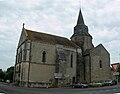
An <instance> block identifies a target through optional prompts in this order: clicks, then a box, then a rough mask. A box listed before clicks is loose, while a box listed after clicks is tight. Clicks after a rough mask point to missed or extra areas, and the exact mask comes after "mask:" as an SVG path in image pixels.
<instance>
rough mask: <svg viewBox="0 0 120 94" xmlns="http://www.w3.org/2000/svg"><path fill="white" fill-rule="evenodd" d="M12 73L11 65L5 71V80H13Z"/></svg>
mask: <svg viewBox="0 0 120 94" xmlns="http://www.w3.org/2000/svg"><path fill="white" fill-rule="evenodd" d="M13 74H14V67H13V66H11V67H10V68H8V69H7V71H6V75H5V80H10V81H13Z"/></svg>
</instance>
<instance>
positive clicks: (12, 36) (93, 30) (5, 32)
mask: <svg viewBox="0 0 120 94" xmlns="http://www.w3.org/2000/svg"><path fill="white" fill-rule="evenodd" d="M119 4H120V1H119V0H112V1H109V0H104V1H101V0H92V1H90V0H83V1H82V4H80V1H79V0H9V1H8V0H0V11H1V12H0V44H1V45H0V52H1V53H2V54H3V55H2V56H1V57H0V66H1V68H3V69H6V68H7V67H8V66H11V65H14V63H15V53H16V48H17V44H18V41H19V37H20V33H21V29H22V23H25V28H28V29H32V30H36V31H41V32H45V33H50V34H55V35H59V36H64V37H67V38H70V37H71V35H72V34H73V28H74V26H75V25H76V22H77V17H78V12H79V8H80V6H81V8H82V12H83V16H84V20H85V23H86V25H87V26H88V27H89V32H90V34H91V35H92V36H93V42H94V44H95V46H96V45H98V44H99V43H102V44H103V45H105V47H106V48H107V49H108V51H109V52H110V54H111V56H112V57H111V59H112V60H111V61H112V62H114V61H115V62H116V61H118V60H119V59H118V58H115V57H116V55H118V53H119V52H120V50H119V47H120V45H119V40H120V38H119V36H120V33H119V31H120V27H119V24H120V11H119V9H120V6H119ZM114 49H115V50H114Z"/></svg>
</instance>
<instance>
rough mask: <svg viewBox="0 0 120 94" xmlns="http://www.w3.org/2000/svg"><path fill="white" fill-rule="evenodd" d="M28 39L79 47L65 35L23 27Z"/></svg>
mask: <svg viewBox="0 0 120 94" xmlns="http://www.w3.org/2000/svg"><path fill="white" fill-rule="evenodd" d="M25 31H26V33H27V36H28V39H29V40H32V41H41V42H45V43H50V44H59V45H64V46H69V47H75V48H79V46H77V45H76V44H74V43H73V42H72V41H70V40H69V39H67V38H65V37H60V36H55V35H51V34H46V33H41V32H36V31H32V30H28V29H25Z"/></svg>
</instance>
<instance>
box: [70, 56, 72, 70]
mask: <svg viewBox="0 0 120 94" xmlns="http://www.w3.org/2000/svg"><path fill="white" fill-rule="evenodd" d="M70 66H71V68H72V67H73V55H72V54H71V61H70Z"/></svg>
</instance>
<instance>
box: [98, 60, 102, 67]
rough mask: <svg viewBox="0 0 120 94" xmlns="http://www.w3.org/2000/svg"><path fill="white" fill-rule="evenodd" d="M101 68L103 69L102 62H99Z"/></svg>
mask: <svg viewBox="0 0 120 94" xmlns="http://www.w3.org/2000/svg"><path fill="white" fill-rule="evenodd" d="M99 65H100V68H102V60H100V61H99Z"/></svg>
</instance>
